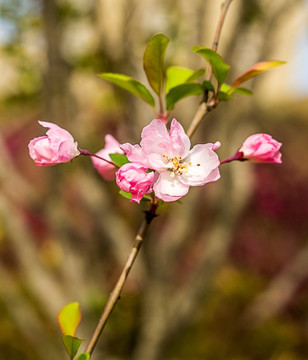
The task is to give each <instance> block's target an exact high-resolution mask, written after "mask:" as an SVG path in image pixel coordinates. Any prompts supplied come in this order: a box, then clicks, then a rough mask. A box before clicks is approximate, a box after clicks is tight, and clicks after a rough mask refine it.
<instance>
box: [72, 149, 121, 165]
mask: <svg viewBox="0 0 308 360" xmlns="http://www.w3.org/2000/svg"><path fill="white" fill-rule="evenodd" d="M78 150H79V152H80V155H86V156H93V157H96V158H98V159H100V160H103V161H106V162H107V163H108V164H110V165H112V166H114V167H116V168H119V166H118V165H116V164H115V163H113V162H112V161H110V160H107V159H104V158H103V157H101V156H99V155H97V154H93V153H91V152H90V151H88V150H83V149H80V148H78Z"/></svg>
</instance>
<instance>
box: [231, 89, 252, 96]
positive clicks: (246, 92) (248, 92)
mask: <svg viewBox="0 0 308 360" xmlns="http://www.w3.org/2000/svg"><path fill="white" fill-rule="evenodd" d="M231 94H241V95H245V96H251V95H252V94H253V92H252V91H251V90H249V89H246V88H243V87H239V88H236V89H233V90H232V92H231Z"/></svg>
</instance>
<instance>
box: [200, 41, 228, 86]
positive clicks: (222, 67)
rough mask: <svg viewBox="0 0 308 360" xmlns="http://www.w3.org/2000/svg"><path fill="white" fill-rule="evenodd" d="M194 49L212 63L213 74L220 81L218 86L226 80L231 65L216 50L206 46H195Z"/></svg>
mask: <svg viewBox="0 0 308 360" xmlns="http://www.w3.org/2000/svg"><path fill="white" fill-rule="evenodd" d="M193 51H194V52H195V53H196V54H199V55H201V56H203V57H204V58H205V59H206V60H207V61H208V62H209V63H210V65H211V67H212V71H213V75H214V76H215V78H216V80H217V82H218V88H219V87H220V85H221V84H222V83H223V82H224V81H225V80H226V78H227V76H228V73H229V70H230V66H229V65H227V64H226V63H225V62H224V60H223V59H222V57H221V56H220V55H219V54H217V52H216V51H214V50H212V49H209V48H207V47H205V46H194V47H193Z"/></svg>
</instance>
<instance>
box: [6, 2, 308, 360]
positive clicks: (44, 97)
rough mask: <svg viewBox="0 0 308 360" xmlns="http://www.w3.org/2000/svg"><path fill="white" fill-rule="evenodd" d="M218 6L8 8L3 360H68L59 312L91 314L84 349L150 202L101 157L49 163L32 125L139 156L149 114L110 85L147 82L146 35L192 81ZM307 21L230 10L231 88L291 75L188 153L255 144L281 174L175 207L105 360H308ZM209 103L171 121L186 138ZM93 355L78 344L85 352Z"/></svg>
mask: <svg viewBox="0 0 308 360" xmlns="http://www.w3.org/2000/svg"><path fill="white" fill-rule="evenodd" d="M220 5H221V1H218V0H190V1H187V0H176V1H174V0H172V1H171V0H144V1H137V0H97V1H95V0H54V1H53V0H44V1H43V0H1V1H0V69H1V75H0V154H1V156H0V358H1V359H10V360H15V359H23V360H54V359H65V358H67V357H66V354H65V352H64V348H63V346H62V344H61V332H60V330H59V327H58V324H57V313H58V312H59V310H60V309H61V308H62V307H63V306H64V305H66V304H67V303H69V302H71V301H78V302H79V303H80V304H81V308H82V313H83V319H82V323H81V325H80V328H79V329H78V331H77V336H79V337H81V338H84V339H86V341H85V342H87V341H88V340H89V338H90V336H91V334H92V332H93V329H94V327H95V324H96V321H97V319H98V317H99V315H100V313H101V310H102V307H103V305H104V304H105V302H106V298H107V296H108V294H109V292H110V291H111V290H112V287H113V285H114V284H115V281H116V280H117V277H118V275H119V273H120V270H121V267H122V265H123V263H124V261H125V259H126V256H127V254H128V251H129V249H130V246H131V243H132V240H133V238H134V235H135V233H136V231H137V229H138V227H139V224H140V222H141V221H142V218H143V213H142V211H143V210H145V207H143V206H138V205H137V204H130V203H129V202H128V201H127V200H126V199H124V198H122V197H120V196H119V195H118V189H117V187H116V185H115V184H114V183H113V182H111V183H108V182H105V181H103V179H102V178H101V177H100V176H99V174H98V173H97V172H96V171H95V169H94V168H93V167H92V164H91V161H90V159H89V158H86V157H80V158H78V159H76V160H75V161H74V162H73V163H70V164H65V165H58V166H54V167H45V168H39V167H36V166H35V165H34V163H33V161H32V160H31V159H30V158H29V155H28V149H27V144H28V142H29V140H30V139H31V138H33V137H37V136H40V135H43V134H44V129H43V128H41V127H40V126H39V125H38V123H37V121H38V120H44V121H51V122H55V123H57V124H58V125H60V126H62V127H64V128H66V129H68V130H69V131H70V132H71V133H72V134H73V135H74V137H75V139H76V140H77V141H78V143H79V145H80V147H81V148H84V149H88V150H90V151H92V152H95V151H98V150H99V149H100V148H102V147H103V145H104V136H105V134H106V133H111V134H112V135H113V136H115V137H116V138H117V139H118V140H119V141H120V142H127V141H129V142H131V143H138V142H139V139H140V131H141V129H142V128H143V127H144V126H145V125H147V124H148V123H149V122H150V121H151V120H152V119H153V118H154V114H153V113H152V110H151V109H150V108H148V107H147V105H146V104H144V103H143V102H142V101H141V100H139V99H135V98H134V97H132V96H130V95H129V94H127V93H125V92H124V91H122V90H120V89H118V88H116V87H114V86H112V85H111V84H108V83H106V82H104V81H103V80H101V79H100V78H99V77H98V76H97V74H98V73H100V72H120V73H124V74H126V75H129V76H132V77H135V78H137V79H139V80H140V81H143V82H146V79H145V75H144V73H143V70H142V55H143V51H144V48H145V45H146V43H147V41H148V40H149V38H150V37H151V36H152V35H153V34H155V33H157V32H163V33H165V34H166V35H167V36H168V37H169V38H170V45H169V47H168V49H167V55H166V62H167V64H168V65H180V66H186V67H190V68H192V69H198V68H200V67H203V66H205V62H204V60H203V59H202V58H201V57H200V56H198V55H196V54H194V53H193V52H192V51H191V48H192V46H194V45H205V46H209V47H210V46H211V43H212V38H213V35H214V31H215V26H216V22H217V19H218V16H219V11H220ZM307 49H308V9H307V4H306V3H305V1H300V0H275V1H268V0H250V1H246V0H234V1H233V3H232V5H231V8H230V11H229V13H228V16H227V20H226V24H225V26H224V28H223V33H222V38H221V42H220V45H219V53H220V54H221V55H222V56H223V58H224V59H225V61H226V62H227V63H228V64H230V65H231V73H230V77H229V79H230V80H229V82H230V83H231V81H232V80H234V79H235V77H237V76H238V75H240V74H241V73H243V72H244V71H245V70H246V69H248V68H249V67H250V66H252V65H253V64H255V63H256V62H258V61H261V60H285V61H287V64H286V65H284V66H281V67H279V68H276V69H273V70H271V71H270V72H268V73H265V74H262V75H261V76H260V77H258V78H256V79H255V80H250V82H249V83H247V87H249V88H250V89H252V90H253V91H254V96H253V97H241V96H239V95H238V96H236V97H235V98H234V100H233V101H232V102H230V103H223V104H221V105H220V106H219V107H218V109H217V110H215V111H214V112H212V113H211V114H210V115H209V116H208V117H207V118H206V120H205V121H204V122H203V123H202V125H201V126H200V128H199V130H198V132H197V133H196V134H195V135H194V137H193V139H192V142H193V143H194V144H195V143H198V142H215V141H217V140H219V141H221V143H222V147H221V148H220V149H219V150H218V153H219V156H220V158H221V159H223V158H225V157H227V156H230V155H232V154H233V153H234V151H235V150H236V149H237V148H238V147H239V146H240V145H241V143H242V142H243V140H244V139H245V138H246V137H247V136H249V135H251V134H253V133H256V132H265V133H270V134H271V135H272V136H273V137H274V138H276V139H277V140H279V141H281V142H282V143H283V147H282V152H283V164H282V165H267V164H263V165H261V164H260V165H254V164H250V163H234V164H233V163H232V164H228V165H224V166H223V167H222V169H221V174H222V177H221V179H220V180H219V181H218V182H217V183H213V184H208V185H206V186H205V187H203V188H193V189H191V191H190V193H189V195H187V196H186V197H185V198H183V201H182V204H178V203H176V204H169V205H164V206H162V207H161V208H160V210H159V215H160V216H159V217H158V218H157V219H155V221H154V223H153V224H152V225H153V226H152V228H151V232H150V233H149V236H148V237H147V240H146V242H145V244H144V247H143V248H142V251H141V253H140V256H139V257H138V260H137V262H136V264H135V266H134V269H133V271H132V273H131V274H130V278H129V280H128V282H127V284H126V286H125V288H124V292H123V294H122V297H121V300H120V301H119V303H118V305H117V307H116V309H115V310H114V312H113V314H112V316H111V318H110V321H109V323H108V325H107V327H106V329H105V331H104V333H103V336H102V338H101V340H100V342H99V344H98V346H97V348H96V350H95V352H94V355H93V359H96V360H99V359H106V360H122V359H123V360H126V359H132V360H162V359H166V360H188V359H189V360H201V359H206V360H225V359H228V360H265V359H266V360H304V359H307V358H308V243H307V241H308V231H307V230H308V229H307V217H308V181H307V180H308V163H307V135H308V121H307V110H308V99H307V96H308V85H307V84H308V70H307V62H308V55H307V53H308V50H307ZM199 101H200V99H199V98H190V99H185V100H183V101H181V102H180V103H179V105H178V107H177V108H176V109H175V110H174V112H173V113H172V116H174V117H176V118H177V120H178V121H180V122H181V123H182V124H183V126H184V127H185V128H187V127H188V125H189V123H190V121H191V119H192V117H193V115H194V113H195V111H196V109H197V106H198V103H199ZM81 349H83V345H82V346H81Z"/></svg>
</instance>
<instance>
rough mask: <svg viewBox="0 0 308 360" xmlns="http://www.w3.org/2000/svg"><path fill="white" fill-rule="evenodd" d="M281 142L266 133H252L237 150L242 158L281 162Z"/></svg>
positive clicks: (264, 161)
mask: <svg viewBox="0 0 308 360" xmlns="http://www.w3.org/2000/svg"><path fill="white" fill-rule="evenodd" d="M281 145H282V144H281V143H280V142H278V141H277V140H275V139H273V138H272V137H271V136H270V135H267V134H254V135H251V136H249V137H248V138H247V139H246V140H245V141H244V143H243V145H242V146H241V147H240V149H239V150H238V152H241V153H242V154H243V157H242V158H243V159H247V160H250V161H254V162H263V163H277V164H280V163H281V152H280V151H279V149H280V147H281Z"/></svg>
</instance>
